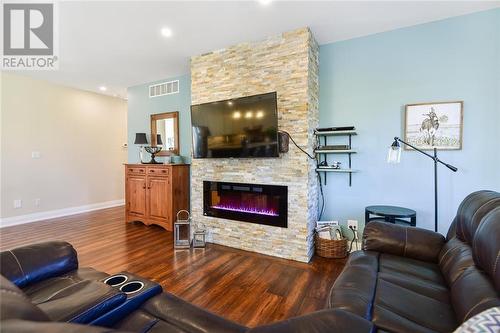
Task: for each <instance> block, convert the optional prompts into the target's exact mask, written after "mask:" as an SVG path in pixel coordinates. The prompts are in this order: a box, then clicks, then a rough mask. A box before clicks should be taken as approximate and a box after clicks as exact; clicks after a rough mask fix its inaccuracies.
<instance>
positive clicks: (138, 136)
mask: <svg viewBox="0 0 500 333" xmlns="http://www.w3.org/2000/svg"><path fill="white" fill-rule="evenodd" d="M134 144H135V145H147V144H148V139H147V138H146V133H135V141H134Z"/></svg>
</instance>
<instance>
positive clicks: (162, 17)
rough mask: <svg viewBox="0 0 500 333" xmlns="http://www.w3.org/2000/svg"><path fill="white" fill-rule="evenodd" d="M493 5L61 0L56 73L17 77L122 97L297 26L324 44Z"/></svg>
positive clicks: (369, 2)
mask: <svg viewBox="0 0 500 333" xmlns="http://www.w3.org/2000/svg"><path fill="white" fill-rule="evenodd" d="M493 7H500V1H434V2H433V1H398V2H396V1H392V2H391V1H364V2H360V1H273V2H271V3H270V4H269V5H263V4H261V3H260V2H259V1H151V2H149V1H106V2H101V1H91V2H90V1H71V2H61V3H59V22H60V23H59V24H60V25H59V34H60V41H59V44H60V57H59V58H60V65H59V70H58V71H38V72H27V71H25V72H23V73H22V74H25V75H29V76H33V77H36V78H41V79H45V80H49V81H52V82H55V83H60V84H63V85H67V86H72V87H76V88H81V89H85V90H90V91H95V92H99V89H98V87H99V86H102V85H104V86H107V87H108V90H107V91H106V94H109V95H118V96H120V97H124V96H126V88H127V87H130V86H133V85H137V84H141V83H145V82H151V81H155V80H160V79H164V78H168V77H172V76H177V75H182V74H186V73H188V72H189V58H190V56H192V55H198V54H202V53H206V52H209V51H212V50H216V49H220V48H224V47H227V46H230V45H232V44H235V43H240V42H246V41H254V40H260V39H263V38H265V37H268V36H273V35H276V34H279V33H281V32H284V31H287V30H292V29H295V28H299V27H304V26H309V27H310V28H311V30H312V32H313V34H314V36H315V37H316V39H317V41H318V42H319V44H326V43H330V42H334V41H339V40H345V39H350V38H355V37H359V36H364V35H369V34H374V33H378V32H382V31H388V30H393V29H397V28H401V27H406V26H412V25H416V24H421V23H425V22H430V21H435V20H440V19H443V18H447V17H452V16H458V15H463V14H467V13H471V12H475V11H481V10H487V9H490V8H493ZM164 26H168V27H169V28H171V30H172V31H173V36H172V37H170V38H165V37H163V36H162V35H161V33H160V30H161V28H162V27H164Z"/></svg>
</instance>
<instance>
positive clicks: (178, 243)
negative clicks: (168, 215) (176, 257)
mask: <svg viewBox="0 0 500 333" xmlns="http://www.w3.org/2000/svg"><path fill="white" fill-rule="evenodd" d="M182 215H184V216H185V219H183V218H181V216H182ZM190 247H191V215H190V214H189V212H188V211H187V210H184V209H183V210H180V211H178V212H177V218H176V221H175V222H174V248H176V249H189V248H190Z"/></svg>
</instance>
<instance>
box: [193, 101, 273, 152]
mask: <svg viewBox="0 0 500 333" xmlns="http://www.w3.org/2000/svg"><path fill="white" fill-rule="evenodd" d="M191 123H192V133H193V157H194V158H228V157H237V158H242V157H243V158H245V157H246V158H250V157H278V156H279V152H278V112H277V103H276V92H272V93H267V94H261V95H255V96H248V97H241V98H235V99H229V100H224V101H217V102H212V103H205V104H198V105H192V106H191Z"/></svg>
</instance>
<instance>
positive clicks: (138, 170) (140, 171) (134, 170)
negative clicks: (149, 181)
mask: <svg viewBox="0 0 500 333" xmlns="http://www.w3.org/2000/svg"><path fill="white" fill-rule="evenodd" d="M127 173H128V174H131V175H144V174H146V168H145V167H128V168H127Z"/></svg>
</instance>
